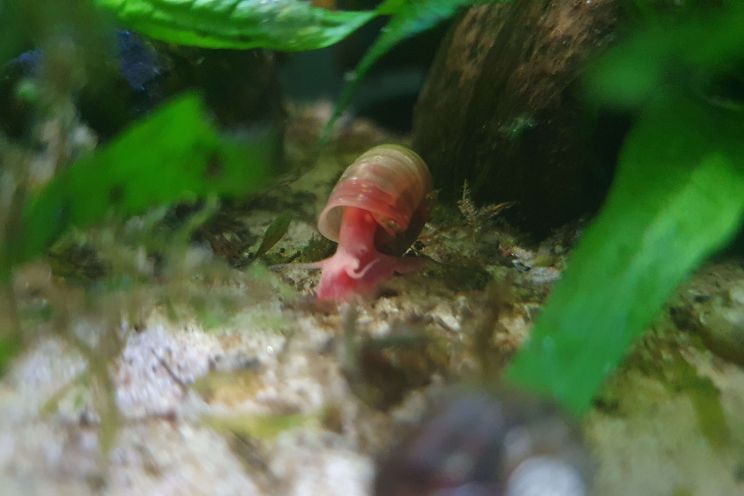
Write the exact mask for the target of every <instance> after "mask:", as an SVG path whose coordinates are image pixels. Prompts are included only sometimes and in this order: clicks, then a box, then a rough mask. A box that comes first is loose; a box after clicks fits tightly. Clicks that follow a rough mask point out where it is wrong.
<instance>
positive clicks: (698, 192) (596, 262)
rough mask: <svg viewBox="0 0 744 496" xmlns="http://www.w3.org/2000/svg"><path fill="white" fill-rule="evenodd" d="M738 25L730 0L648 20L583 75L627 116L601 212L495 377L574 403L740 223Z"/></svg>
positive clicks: (742, 120)
mask: <svg viewBox="0 0 744 496" xmlns="http://www.w3.org/2000/svg"><path fill="white" fill-rule="evenodd" d="M742 26H744V7H743V6H742V5H741V4H737V3H735V2H734V3H730V4H728V5H727V6H725V7H721V8H720V9H712V10H711V11H710V12H696V11H694V10H693V11H692V12H691V13H688V14H687V15H686V16H683V15H680V16H679V17H675V18H673V19H670V18H667V17H665V16H661V15H653V16H652V17H651V19H650V21H649V24H648V25H646V26H645V27H641V28H639V29H638V31H637V32H635V33H634V34H633V35H631V36H630V37H629V38H628V39H626V40H625V41H623V42H621V43H619V44H618V45H617V46H616V47H615V48H614V49H612V50H611V51H610V52H609V53H607V54H606V56H605V57H603V58H602V59H601V60H599V61H598V62H597V64H596V66H595V67H594V68H593V70H591V71H590V73H589V76H588V78H587V89H588V94H589V95H590V97H591V98H593V99H594V100H595V101H597V102H598V103H599V104H602V105H608V106H613V107H614V108H615V109H618V108H622V109H625V110H633V111H637V112H638V114H639V115H638V118H637V119H636V121H635V123H634V125H633V127H632V129H631V131H630V133H629V135H628V136H627V138H626V139H625V142H624V144H623V148H622V151H621V153H620V160H619V164H618V171H617V173H616V177H615V179H614V183H613V186H612V190H611V192H610V194H609V196H608V198H607V199H606V201H605V205H604V207H603V209H602V210H601V212H600V213H599V214H598V216H597V217H596V219H594V221H593V222H592V224H591V225H590V227H589V228H588V229H587V231H586V232H585V234H584V235H583V237H582V239H581V241H580V243H579V244H578V246H577V247H576V249H575V251H574V252H573V254H572V256H571V258H570V260H569V264H568V268H567V269H566V271H565V273H564V274H563V276H562V278H561V280H560V281H559V283H558V284H557V285H556V287H555V288H554V290H553V293H552V295H551V297H550V299H549V301H548V304H547V305H546V306H545V308H544V309H543V312H542V314H541V315H540V317H539V319H538V321H537V323H536V325H535V326H534V328H533V330H532V334H531V337H530V338H529V340H528V342H527V344H526V345H525V346H524V347H523V348H522V349H521V350H520V352H519V353H518V354H517V356H516V357H515V359H514V361H513V362H512V364H511V366H510V368H509V370H508V372H507V376H508V378H509V379H510V380H511V381H512V382H513V383H516V384H519V385H521V386H523V387H527V388H529V389H532V390H536V391H539V392H542V393H546V394H548V395H550V396H552V397H554V398H555V399H556V400H557V401H558V402H559V403H561V404H562V405H563V406H564V407H566V408H567V409H569V410H571V411H573V412H575V413H582V412H584V411H586V409H587V408H588V407H589V405H590V404H591V400H592V398H593V397H594V395H595V394H596V392H597V390H598V389H599V388H600V387H601V385H602V384H603V382H604V379H605V378H606V377H607V376H608V375H609V374H610V373H612V371H613V370H614V369H615V368H616V367H617V365H618V364H619V362H620V361H621V359H622V358H623V356H624V355H625V354H626V353H627V352H628V349H629V347H630V346H631V345H632V343H633V342H634V341H635V340H636V339H637V338H638V337H639V336H640V335H641V334H642V332H643V331H644V329H646V327H647V326H648V325H649V324H650V323H651V322H652V320H653V319H654V317H655V316H656V315H657V314H658V313H659V310H660V309H661V308H662V306H663V304H664V302H665V301H666V299H667V298H668V297H669V296H670V294H671V293H672V291H673V290H674V289H675V288H676V286H677V285H678V284H679V283H680V282H681V281H682V280H683V279H684V277H685V276H686V275H687V274H689V273H690V272H691V271H692V270H693V269H694V268H695V267H697V266H698V265H699V264H700V263H701V262H702V261H703V260H705V259H706V257H707V256H708V255H710V254H711V253H712V252H714V251H715V250H716V249H718V248H720V247H722V246H723V245H725V244H726V242H727V241H728V240H730V239H731V237H732V236H733V235H734V234H735V233H736V232H737V230H738V229H740V227H741V222H742V215H743V214H744V140H743V139H742V136H744V104H742V98H741V97H742V94H741V93H736V88H738V89H739V91H741V89H742V84H741V82H742V81H743V80H744V79H742V72H741V66H740V65H737V64H740V63H741V61H742V60H744V30H742V29H741V27H742ZM725 81H729V82H730V83H732V84H723V83H724V82H725ZM736 81H738V85H737V83H736Z"/></svg>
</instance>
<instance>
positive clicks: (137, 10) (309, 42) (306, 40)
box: [95, 0, 376, 51]
mask: <svg viewBox="0 0 744 496" xmlns="http://www.w3.org/2000/svg"><path fill="white" fill-rule="evenodd" d="M95 3H96V4H97V5H99V6H100V7H103V8H105V9H107V10H110V11H111V12H113V13H114V14H115V15H116V17H117V18H118V19H119V21H120V22H122V23H123V24H124V25H126V26H127V27H129V28H131V29H134V30H136V31H139V32H140V33H143V34H145V35H147V36H150V37H152V38H155V39H158V40H161V41H166V42H169V43H177V44H180V45H191V46H198V47H205V48H234V49H246V48H269V49H273V50H284V51H296V50H314V49H317V48H323V47H327V46H330V45H333V44H334V43H337V42H338V41H340V40H342V39H343V38H345V37H346V36H348V35H349V34H351V33H352V32H354V31H355V30H356V29H358V28H359V27H360V26H362V25H363V24H365V23H366V22H367V21H369V20H370V19H372V18H373V17H375V15H376V13H375V12H374V11H356V12H350V11H335V10H327V9H321V8H318V7H314V6H312V5H311V4H310V2H307V1H303V0H205V1H196V2H195V1H188V2H184V1H182V0H95Z"/></svg>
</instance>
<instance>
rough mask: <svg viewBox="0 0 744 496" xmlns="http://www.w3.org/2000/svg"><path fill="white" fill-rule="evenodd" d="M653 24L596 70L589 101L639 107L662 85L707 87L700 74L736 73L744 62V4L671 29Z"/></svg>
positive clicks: (677, 22) (665, 24)
mask: <svg viewBox="0 0 744 496" xmlns="http://www.w3.org/2000/svg"><path fill="white" fill-rule="evenodd" d="M654 20H655V23H653V24H650V25H648V26H646V28H645V29H640V30H638V32H636V33H635V34H634V35H633V36H631V37H629V38H628V39H627V40H625V41H623V42H622V43H619V44H618V45H617V46H615V47H614V48H612V49H611V50H610V51H609V52H608V53H607V54H606V55H605V56H604V57H602V58H601V59H600V60H599V61H598V63H597V64H596V66H595V67H594V68H592V70H591V71H590V72H589V77H588V84H587V86H588V89H589V93H590V95H591V96H593V97H594V98H595V99H597V100H599V101H602V102H606V103H612V104H615V105H637V104H639V103H641V102H643V100H644V99H645V98H648V97H649V95H650V94H652V93H653V92H655V91H656V90H658V89H659V87H660V86H665V85H666V86H670V87H672V86H674V85H676V84H678V83H679V82H680V81H684V80H688V82H691V83H695V84H701V83H705V78H701V76H702V75H704V74H705V75H710V74H714V73H716V72H726V71H728V70H733V68H734V67H735V66H736V64H741V61H742V60H744V4H742V3H741V2H732V3H731V4H730V5H728V6H727V7H723V6H721V7H720V8H717V9H712V10H711V12H709V13H706V14H701V13H697V15H695V16H693V17H691V18H689V19H685V20H681V21H680V20H675V21H674V23H673V24H671V25H668V24H669V23H670V22H671V21H670V20H667V19H664V18H654ZM739 67H740V66H739Z"/></svg>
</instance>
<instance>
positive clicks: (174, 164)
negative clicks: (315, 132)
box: [10, 95, 270, 263]
mask: <svg viewBox="0 0 744 496" xmlns="http://www.w3.org/2000/svg"><path fill="white" fill-rule="evenodd" d="M269 150H270V147H269V146H267V144H265V143H238V142H233V141H228V140H226V139H224V138H222V137H221V136H220V135H219V133H218V132H217V130H216V129H215V128H214V127H213V126H212V125H211V124H210V122H209V119H208V117H207V113H206V111H205V109H204V108H203V106H202V103H201V101H200V100H199V99H198V98H197V97H195V96H194V95H187V96H184V97H181V98H178V99H176V100H175V101H173V102H172V103H170V104H168V105H167V106H165V107H164V108H162V109H161V110H159V111H157V112H155V113H154V114H153V115H151V116H150V117H148V118H146V119H144V120H143V121H140V122H139V123H137V124H135V125H133V126H132V127H130V128H129V129H128V130H126V131H125V132H123V133H122V134H121V135H119V137H117V138H116V139H115V140H114V141H112V142H111V143H110V144H109V145H107V146H105V147H103V148H101V149H100V150H98V151H96V152H95V153H93V154H91V155H89V156H87V157H85V158H83V159H81V160H79V161H78V162H77V163H75V164H72V165H71V166H69V167H68V168H66V169H64V170H63V171H61V172H60V173H59V174H57V176H55V178H54V179H53V180H52V181H51V182H50V183H49V184H48V185H47V186H46V187H45V188H44V189H43V190H41V191H40V192H38V193H37V194H35V195H34V196H32V197H31V198H30V201H29V202H28V203H27V205H26V208H25V209H24V212H23V219H22V223H21V225H22V226H23V230H22V232H21V233H20V235H19V236H18V237H17V239H16V240H15V244H14V245H13V246H11V247H10V248H11V252H12V255H13V256H12V257H11V260H12V261H13V262H14V263H20V262H24V261H26V260H29V259H31V258H33V257H35V256H38V255H40V254H41V253H43V252H44V250H45V249H46V248H47V247H49V245H50V244H51V243H52V242H53V241H54V240H55V239H57V238H58V237H59V235H61V234H62V233H63V232H65V231H67V230H69V229H70V228H71V227H84V226H89V225H91V224H94V223H97V222H100V221H101V220H103V219H104V218H105V217H106V216H107V215H112V214H114V215H122V216H124V215H132V214H137V213H141V212H143V211H144V210H145V209H147V208H149V207H152V206H155V205H161V204H172V203H174V202H177V201H182V200H188V199H194V198H201V197H204V196H207V195H209V194H213V193H214V194H221V195H226V196H238V195H243V194H246V193H249V192H251V191H254V190H256V189H257V188H258V187H260V186H261V185H262V184H263V180H264V179H265V178H266V176H267V173H268V169H269V166H270V155H269V153H270V152H269Z"/></svg>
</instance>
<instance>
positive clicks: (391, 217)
mask: <svg viewBox="0 0 744 496" xmlns="http://www.w3.org/2000/svg"><path fill="white" fill-rule="evenodd" d="M431 187H432V181H431V174H430V173H429V169H428V168H427V166H426V164H425V163H424V161H423V160H422V159H421V157H419V156H418V155H417V154H416V153H415V152H414V151H413V150H410V149H408V148H405V147H403V146H398V145H380V146H376V147H374V148H372V149H370V150H368V151H367V152H365V153H363V154H362V155H361V156H359V158H357V159H356V160H355V161H354V163H352V164H351V165H350V166H349V167H348V168H347V169H346V171H344V173H343V174H342V176H341V178H340V179H339V181H338V183H336V186H335V187H334V188H333V191H332V192H331V195H330V196H329V198H328V201H327V203H326V206H325V207H324V208H323V211H322V212H321V214H320V217H319V218H318V230H319V231H320V233H321V234H322V235H323V236H325V237H327V238H329V239H331V240H333V241H336V242H338V248H337V250H336V253H335V254H334V255H333V256H332V257H330V258H327V259H326V260H323V261H321V262H318V263H317V264H315V266H316V267H319V268H321V269H322V271H323V272H322V274H321V278H320V283H319V285H318V290H317V294H318V298H319V299H323V300H344V299H347V298H348V297H350V296H352V295H354V294H363V293H368V292H370V291H372V290H373V289H374V288H376V287H377V286H378V285H379V283H381V282H382V281H384V280H385V279H387V278H389V277H390V276H392V274H393V273H395V272H398V273H402V272H407V271H410V270H413V269H415V268H417V267H418V266H420V265H421V263H420V260H419V259H415V258H400V255H402V254H403V252H404V251H405V250H406V248H408V247H409V246H410V245H411V243H413V241H414V240H415V239H416V237H417V236H418V234H419V232H420V231H421V228H422V227H423V225H424V223H425V222H426V219H427V218H428V215H429V205H428V201H427V195H428V194H429V192H430V191H431Z"/></svg>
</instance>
